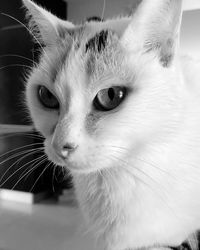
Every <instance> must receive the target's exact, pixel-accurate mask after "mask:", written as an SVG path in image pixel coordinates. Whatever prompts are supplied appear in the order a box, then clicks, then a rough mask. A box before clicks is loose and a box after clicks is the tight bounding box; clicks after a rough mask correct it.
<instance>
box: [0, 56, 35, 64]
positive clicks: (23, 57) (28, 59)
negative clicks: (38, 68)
mask: <svg viewBox="0 0 200 250" xmlns="http://www.w3.org/2000/svg"><path fill="white" fill-rule="evenodd" d="M4 57H18V58H21V59H25V60H27V61H29V62H31V63H33V64H34V65H35V64H36V65H37V63H36V62H35V61H33V60H32V59H30V58H28V57H25V56H21V55H17V54H4V55H0V58H4Z"/></svg>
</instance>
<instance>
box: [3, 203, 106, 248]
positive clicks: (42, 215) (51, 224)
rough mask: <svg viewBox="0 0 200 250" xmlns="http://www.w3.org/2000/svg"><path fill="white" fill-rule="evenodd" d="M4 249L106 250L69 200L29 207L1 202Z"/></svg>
mask: <svg viewBox="0 0 200 250" xmlns="http://www.w3.org/2000/svg"><path fill="white" fill-rule="evenodd" d="M0 250H102V249H101V248H100V247H98V246H95V244H94V241H93V240H92V236H91V235H89V234H87V233H86V228H85V226H84V222H83V218H82V215H81V213H80V211H79V209H78V208H77V207H75V206H74V205H72V204H70V203H66V202H65V201H60V202H58V203H57V202H55V201H46V202H44V203H40V204H35V205H28V204H20V203H14V202H5V201H0Z"/></svg>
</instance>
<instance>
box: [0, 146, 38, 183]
mask: <svg viewBox="0 0 200 250" xmlns="http://www.w3.org/2000/svg"><path fill="white" fill-rule="evenodd" d="M38 151H40V149H29V150H25V151H23V152H20V154H17V155H15V157H14V158H16V157H18V156H21V155H24V154H25V155H24V156H22V157H20V158H19V159H18V160H17V161H15V162H14V163H13V164H12V165H11V166H10V167H9V168H8V169H7V170H6V171H5V172H4V174H3V175H2V176H1V179H0V182H1V181H2V180H3V178H4V176H5V175H6V174H7V173H8V172H9V171H10V170H11V169H12V167H13V166H15V165H16V164H18V163H19V162H20V161H22V160H23V159H25V158H26V157H28V156H29V155H31V154H33V153H35V152H38Z"/></svg>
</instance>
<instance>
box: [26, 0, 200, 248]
mask: <svg viewBox="0 0 200 250" xmlns="http://www.w3.org/2000/svg"><path fill="white" fill-rule="evenodd" d="M23 3H24V6H25V7H26V9H27V16H28V19H29V26H30V29H31V30H32V33H33V34H34V38H35V40H36V41H37V43H39V44H40V46H41V56H40V62H39V64H38V65H37V66H35V67H33V69H32V70H31V72H30V73H29V75H28V76H27V84H26V91H25V100H26V103H27V107H28V110H29V112H30V116H31V118H32V120H33V123H34V126H35V127H36V129H37V130H38V131H39V132H40V133H41V134H42V135H43V136H44V137H45V142H44V145H45V153H46V154H47V156H48V158H49V160H51V161H53V162H54V163H55V164H57V165H59V166H63V167H66V168H68V169H69V171H70V173H71V174H72V176H73V182H74V186H75V190H76V191H75V192H76V196H77V199H78V202H79V206H80V208H81V210H82V212H83V215H84V217H85V220H86V222H87V223H88V227H89V228H90V230H91V231H92V232H93V233H94V236H95V237H96V239H97V241H98V242H101V244H102V246H103V249H105V250H127V249H137V248H151V247H167V246H172V247H175V246H178V245H180V244H181V243H182V242H183V241H184V240H185V239H186V238H187V237H188V236H189V235H191V234H192V233H194V232H195V231H196V230H198V229H199V228H200V199H199V197H200V166H199V164H200V129H199V128H200V116H199V114H200V98H199V96H200V86H199V85H200V84H199V82H200V73H199V72H200V62H199V61H198V60H196V61H195V60H194V59H192V58H190V57H189V56H182V55H180V52H179V33H180V25H181V18H182V1H181V0H154V1H149V0H143V1H142V3H141V4H140V5H139V7H138V8H137V10H136V11H135V12H134V14H133V15H132V16H131V17H117V18H113V19H110V20H106V21H103V22H92V21H91V22H86V23H84V24H80V25H75V24H73V23H71V22H69V21H64V20H61V19H59V18H57V17H56V16H54V15H53V14H52V13H50V12H49V11H47V10H45V9H43V8H42V7H40V6H38V5H37V4H35V3H34V2H32V1H31V0H23Z"/></svg>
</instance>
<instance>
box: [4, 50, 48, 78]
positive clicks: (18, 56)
mask: <svg viewBox="0 0 200 250" xmlns="http://www.w3.org/2000/svg"><path fill="white" fill-rule="evenodd" d="M3 57H17V58H22V59H25V60H27V61H29V62H31V63H33V65H34V67H37V65H38V64H37V63H36V62H35V61H34V60H32V59H30V58H28V57H25V56H21V55H17V54H5V55H0V58H3ZM28 66H29V65H27V67H28ZM30 67H31V69H32V66H30ZM40 67H41V68H42V69H43V70H44V71H45V72H46V73H47V74H49V72H48V71H47V70H46V69H45V68H44V67H42V66H41V65H40Z"/></svg>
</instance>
